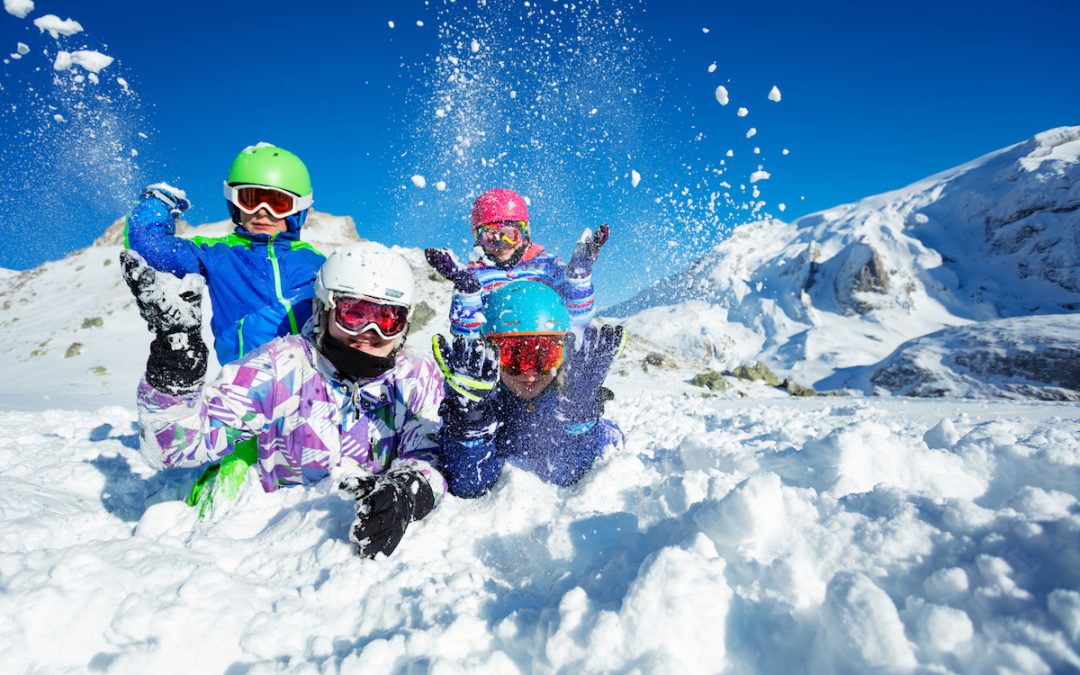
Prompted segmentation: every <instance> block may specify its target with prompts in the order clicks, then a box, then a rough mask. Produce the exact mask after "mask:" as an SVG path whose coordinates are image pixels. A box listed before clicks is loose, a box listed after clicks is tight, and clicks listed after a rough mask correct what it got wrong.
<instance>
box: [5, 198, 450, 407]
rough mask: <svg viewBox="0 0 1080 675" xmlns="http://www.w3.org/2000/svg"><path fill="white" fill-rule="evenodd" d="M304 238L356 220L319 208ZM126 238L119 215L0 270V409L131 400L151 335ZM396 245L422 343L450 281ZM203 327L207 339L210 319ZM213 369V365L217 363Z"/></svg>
mask: <svg viewBox="0 0 1080 675" xmlns="http://www.w3.org/2000/svg"><path fill="white" fill-rule="evenodd" d="M232 229H233V225H232V223H231V222H229V221H222V222H218V223H210V224H207V225H201V226H199V227H191V226H189V225H186V224H183V223H181V225H180V227H178V232H180V234H181V235H182V236H187V237H190V236H194V235H202V236H220V235H224V234H227V233H228V232H231V231H232ZM303 237H304V239H305V240H306V241H308V242H310V243H312V244H313V245H314V246H315V247H316V248H318V249H319V250H320V251H322V252H324V253H327V252H329V251H331V250H333V249H334V248H336V247H338V246H341V245H343V244H345V243H348V242H351V241H358V240H359V238H358V237H357V234H356V227H355V225H354V223H353V220H352V218H349V217H347V216H331V215H328V214H325V213H319V212H315V213H312V214H311V216H310V217H309V219H308V222H307V224H306V225H305V226H304V235H303ZM122 243H123V222H122V221H117V222H116V223H114V224H113V225H112V226H110V227H109V228H108V229H107V230H106V231H105V233H104V234H103V235H102V236H101V237H100V238H99V239H98V240H97V241H96V242H95V243H94V244H93V245H92V246H90V247H88V248H85V249H83V250H80V251H76V252H74V253H72V254H70V255H68V256H67V257H66V258H64V259H63V260H58V261H54V262H48V263H45V264H44V265H41V266H40V267H37V268H34V269H32V270H27V271H25V272H20V273H18V274H14V275H12V276H7V277H0V309H2V310H3V311H2V312H0V341H2V343H3V344H4V345H5V349H4V350H2V352H0V372H3V373H5V374H7V375H8V377H10V378H11V381H13V382H18V383H19V384H18V386H17V387H15V388H10V387H7V388H4V390H3V391H0V408H8V409H30V410H34V409H40V408H42V407H54V406H56V407H62V408H75V409H80V410H91V409H95V408H97V407H99V406H101V405H105V404H116V405H130V404H131V403H132V401H133V400H134V395H135V386H136V384H137V383H138V378H139V376H140V375H141V373H142V367H143V366H144V365H145V363H146V361H145V359H146V355H147V353H148V346H149V344H150V338H151V335H150V333H149V332H148V331H147V329H146V324H145V323H144V322H143V321H142V319H141V318H139V314H138V312H137V310H136V309H135V304H134V301H133V300H132V298H131V294H130V293H129V292H128V289H127V287H126V286H125V285H124V282H123V279H122V278H121V276H120V268H119V264H118V262H117V261H118V255H119V252H120V248H121V245H122ZM397 250H398V251H399V252H400V253H402V255H404V256H405V257H406V259H407V260H408V261H409V263H410V264H411V265H412V267H413V270H414V272H415V276H416V280H417V293H418V295H417V297H418V298H419V300H420V301H422V302H424V304H425V307H418V308H417V310H416V314H415V315H414V318H415V320H416V322H417V323H424V324H426V325H424V326H421V327H420V329H419V330H417V331H416V332H415V333H414V334H413V336H412V338H411V339H412V344H414V345H420V346H421V348H423V349H426V344H427V341H428V340H430V335H431V333H432V332H433V331H434V330H436V329H441V330H446V329H447V328H448V326H449V323H448V321H447V319H446V316H447V313H448V311H449V309H448V308H449V304H450V290H451V287H450V284H449V283H446V282H445V281H444V280H443V279H442V278H441V277H438V276H437V275H434V274H432V273H431V271H430V269H429V268H428V266H427V263H426V262H425V261H424V258H423V253H422V252H421V251H419V250H417V249H397ZM209 304H210V303H209V302H206V303H204V308H205V309H206V311H207V312H209V311H210V310H209ZM204 326H207V329H206V330H205V331H204V334H205V339H206V342H207V344H208V345H209V344H212V338H211V335H210V332H209V328H208V326H209V322H208V321H207V322H204ZM211 359H213V355H212V353H211ZM210 367H211V373H213V372H214V370H215V369H216V367H217V366H216V364H215V363H211V366H210Z"/></svg>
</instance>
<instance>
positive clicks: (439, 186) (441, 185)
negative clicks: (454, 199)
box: [435, 180, 446, 192]
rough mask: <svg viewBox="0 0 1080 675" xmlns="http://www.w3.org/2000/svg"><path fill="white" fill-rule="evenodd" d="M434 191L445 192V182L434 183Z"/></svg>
mask: <svg viewBox="0 0 1080 675" xmlns="http://www.w3.org/2000/svg"><path fill="white" fill-rule="evenodd" d="M435 189H436V190H438V191H439V192H445V191H446V181H444V180H440V181H436V182H435Z"/></svg>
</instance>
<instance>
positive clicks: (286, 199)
mask: <svg viewBox="0 0 1080 675" xmlns="http://www.w3.org/2000/svg"><path fill="white" fill-rule="evenodd" d="M236 201H237V202H238V205H239V206H240V207H242V208H244V209H247V210H248V211H255V210H256V209H257V208H258V207H259V206H261V205H263V204H265V205H266V208H268V209H270V213H272V214H274V215H275V216H278V217H279V218H280V217H284V216H288V215H291V214H292V213H293V212H294V211H295V210H296V195H293V194H292V193H289V192H285V191H284V190H275V189H274V188H268V187H257V186H249V187H242V188H240V189H239V190H237V191H236Z"/></svg>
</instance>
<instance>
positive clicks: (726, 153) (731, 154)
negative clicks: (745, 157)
mask: <svg viewBox="0 0 1080 675" xmlns="http://www.w3.org/2000/svg"><path fill="white" fill-rule="evenodd" d="M724 156H725V157H734V156H735V151H734V150H728V151H727V152H725V153H724Z"/></svg>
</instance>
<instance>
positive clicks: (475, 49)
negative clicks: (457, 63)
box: [469, 38, 480, 54]
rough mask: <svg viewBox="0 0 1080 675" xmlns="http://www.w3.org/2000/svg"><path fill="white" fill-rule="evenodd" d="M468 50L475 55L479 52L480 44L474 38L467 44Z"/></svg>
mask: <svg viewBox="0 0 1080 675" xmlns="http://www.w3.org/2000/svg"><path fill="white" fill-rule="evenodd" d="M469 49H470V50H471V51H472V53H473V54H475V53H477V52H478V51H480V42H479V41H478V40H476V39H475V38H474V39H473V40H472V42H471V43H469Z"/></svg>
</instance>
